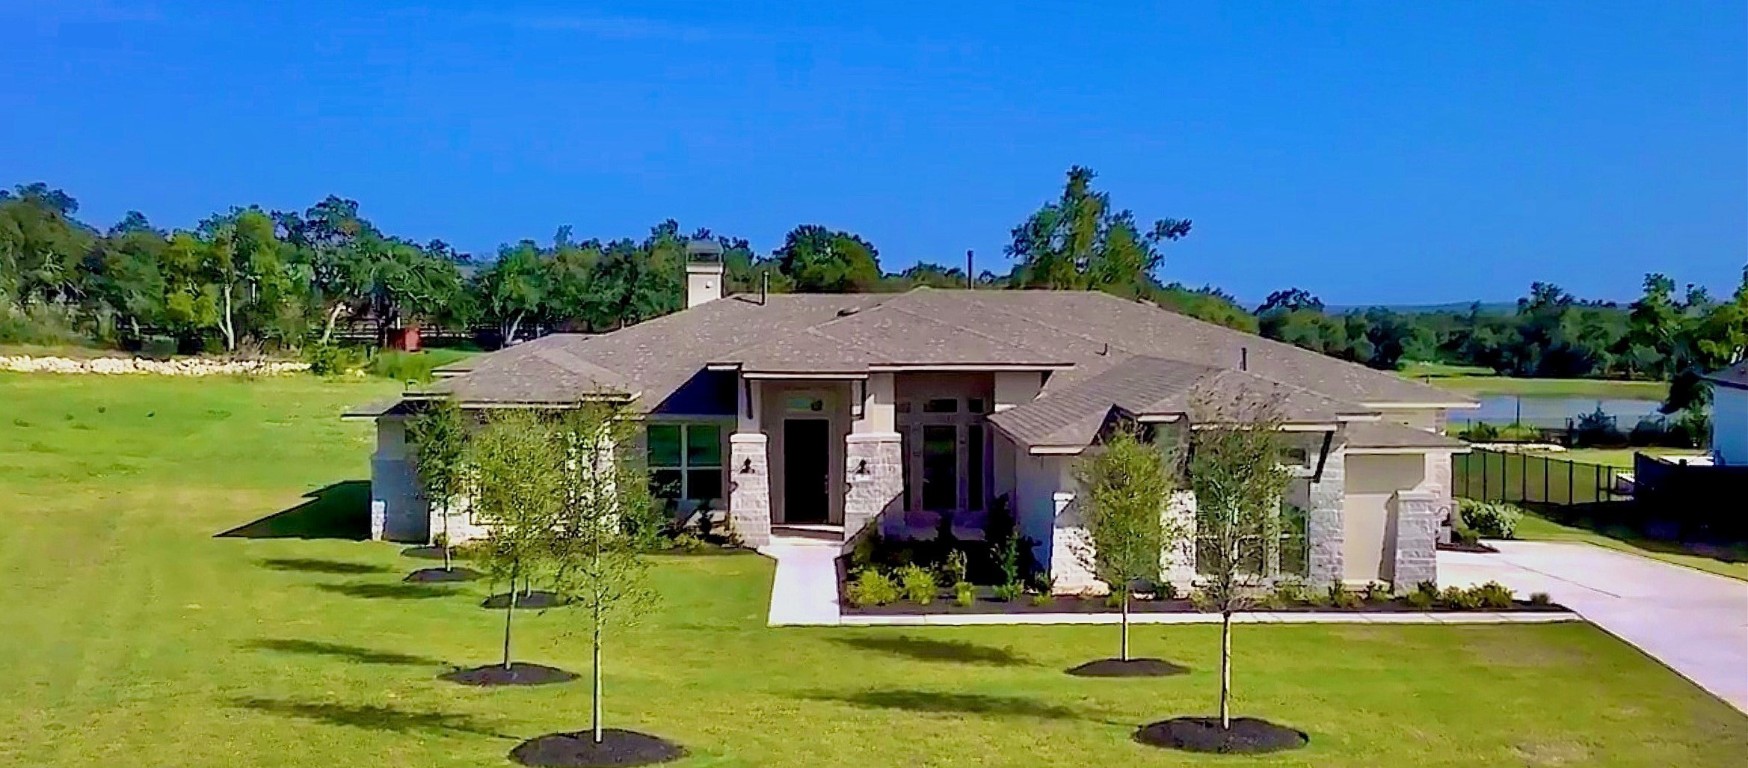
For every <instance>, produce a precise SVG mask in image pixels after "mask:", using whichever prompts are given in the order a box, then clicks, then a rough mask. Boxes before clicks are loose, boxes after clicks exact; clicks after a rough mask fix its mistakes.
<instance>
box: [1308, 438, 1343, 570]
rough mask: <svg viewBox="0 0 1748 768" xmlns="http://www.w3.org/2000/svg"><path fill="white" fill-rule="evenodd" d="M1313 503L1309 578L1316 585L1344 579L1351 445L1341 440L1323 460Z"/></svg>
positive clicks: (1310, 514)
mask: <svg viewBox="0 0 1748 768" xmlns="http://www.w3.org/2000/svg"><path fill="white" fill-rule="evenodd" d="M1310 497H1311V506H1310V507H1309V508H1308V509H1306V510H1305V529H1306V530H1305V535H1306V538H1308V539H1310V541H1309V542H1308V543H1307V544H1308V546H1309V547H1310V563H1309V564H1308V565H1309V569H1308V570H1309V573H1308V574H1307V580H1308V581H1309V582H1310V583H1311V584H1312V585H1314V586H1319V587H1321V586H1328V585H1329V584H1332V583H1335V582H1338V581H1341V578H1342V565H1343V564H1342V551H1341V550H1342V547H1343V546H1345V544H1346V534H1345V532H1344V530H1343V528H1342V526H1343V524H1344V521H1343V519H1342V517H1343V516H1342V505H1343V504H1344V503H1346V501H1347V446H1346V445H1345V444H1341V443H1338V444H1336V445H1334V446H1332V447H1331V448H1330V450H1329V456H1328V458H1326V459H1324V461H1323V477H1321V478H1320V479H1319V480H1318V481H1317V482H1314V483H1312V484H1311V491H1310Z"/></svg>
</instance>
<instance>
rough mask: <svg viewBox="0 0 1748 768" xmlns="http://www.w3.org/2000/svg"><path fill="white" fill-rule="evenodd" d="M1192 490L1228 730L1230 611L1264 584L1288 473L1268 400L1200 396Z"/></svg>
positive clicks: (1194, 423)
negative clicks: (1215, 614) (1216, 618)
mask: <svg viewBox="0 0 1748 768" xmlns="http://www.w3.org/2000/svg"><path fill="white" fill-rule="evenodd" d="M1193 411H1194V416H1193V418H1192V420H1191V430H1190V461H1189V475H1190V487H1191V488H1192V489H1193V490H1194V491H1195V493H1196V537H1197V538H1198V539H1199V542H1200V546H1198V547H1197V553H1196V557H1197V562H1196V570H1197V571H1198V572H1199V573H1200V574H1201V575H1202V577H1203V578H1204V579H1205V580H1206V582H1205V584H1204V586H1203V587H1202V591H1203V594H1204V595H1206V596H1207V598H1208V601H1209V602H1210V603H1211V604H1212V605H1213V606H1214V608H1215V610H1217V611H1219V612H1220V727H1221V728H1223V729H1225V728H1230V727H1231V726H1232V713H1231V703H1232V702H1231V700H1232V614H1233V613H1234V612H1236V611H1240V610H1243V609H1244V608H1246V607H1248V606H1249V604H1250V602H1251V600H1252V599H1253V598H1254V596H1255V595H1256V593H1257V591H1258V589H1259V588H1261V587H1262V586H1263V584H1264V579H1265V578H1266V575H1265V572H1266V570H1267V569H1266V568H1265V567H1264V566H1263V560H1264V559H1265V556H1266V554H1265V553H1267V552H1269V551H1272V549H1273V545H1274V544H1275V543H1276V542H1278V541H1279V540H1280V533H1281V515H1280V509H1281V497H1282V496H1283V495H1284V494H1285V493H1286V492H1287V484H1288V483H1289V482H1290V475H1289V474H1288V471H1287V469H1286V467H1285V466H1283V464H1282V459H1283V456H1284V454H1285V451H1286V448H1287V444H1286V436H1285V434H1284V433H1282V432H1281V430H1280V426H1281V417H1280V413H1279V411H1278V406H1276V405H1275V404H1274V400H1273V398H1269V397H1263V396H1258V395H1255V394H1252V395H1249V396H1246V395H1237V396H1231V395H1227V396H1218V395H1211V396H1204V397H1202V398H1199V400H1198V402H1197V403H1196V405H1195V407H1194V408H1193Z"/></svg>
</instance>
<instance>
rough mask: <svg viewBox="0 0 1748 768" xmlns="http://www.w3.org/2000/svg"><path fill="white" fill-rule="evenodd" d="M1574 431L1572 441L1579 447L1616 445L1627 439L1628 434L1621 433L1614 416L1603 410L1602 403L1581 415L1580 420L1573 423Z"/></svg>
mask: <svg viewBox="0 0 1748 768" xmlns="http://www.w3.org/2000/svg"><path fill="white" fill-rule="evenodd" d="M1572 432H1573V435H1572V442H1573V444H1574V445H1577V446H1579V447H1588V446H1594V445H1603V446H1616V445H1621V444H1624V443H1625V442H1626V441H1627V436H1626V435H1623V434H1621V430H1620V428H1619V427H1617V426H1615V420H1614V417H1613V416H1610V415H1608V413H1607V412H1606V411H1604V410H1602V406H1601V405H1597V406H1596V410H1594V411H1591V412H1590V413H1587V414H1584V415H1583V416H1579V417H1578V421H1577V422H1576V423H1574V424H1573V425H1572Z"/></svg>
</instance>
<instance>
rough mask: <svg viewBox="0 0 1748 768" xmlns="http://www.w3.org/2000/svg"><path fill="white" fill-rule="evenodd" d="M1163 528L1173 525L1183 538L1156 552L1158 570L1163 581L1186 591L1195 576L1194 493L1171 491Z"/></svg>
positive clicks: (1170, 527)
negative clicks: (1173, 544)
mask: <svg viewBox="0 0 1748 768" xmlns="http://www.w3.org/2000/svg"><path fill="white" fill-rule="evenodd" d="M1165 524H1166V527H1167V530H1171V529H1172V528H1176V529H1177V530H1178V531H1179V532H1181V533H1182V534H1183V538H1182V539H1181V540H1180V541H1179V542H1178V544H1177V546H1176V547H1166V549H1165V551H1164V552H1161V553H1160V562H1159V565H1160V571H1161V573H1162V574H1163V575H1164V577H1165V580H1166V581H1169V582H1171V583H1173V584H1176V585H1177V586H1178V587H1179V588H1180V589H1181V590H1182V591H1184V592H1188V591H1189V588H1190V586H1191V582H1193V581H1195V578H1196V494H1194V493H1192V492H1190V491H1175V492H1173V493H1172V494H1171V501H1170V502H1169V503H1167V504H1166V506H1165Z"/></svg>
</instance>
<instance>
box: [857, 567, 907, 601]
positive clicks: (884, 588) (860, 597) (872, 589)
mask: <svg viewBox="0 0 1748 768" xmlns="http://www.w3.org/2000/svg"><path fill="white" fill-rule="evenodd" d="M845 591H846V592H847V593H848V594H846V595H845V597H847V598H849V600H850V604H851V605H886V604H887V603H895V602H898V585H897V584H895V583H893V581H892V577H890V576H887V575H886V574H885V573H884V572H882V571H880V570H879V569H875V568H867V569H864V570H863V571H861V572H860V573H857V574H856V579H855V581H852V582H850V585H849V587H848V588H846V589H845Z"/></svg>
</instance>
